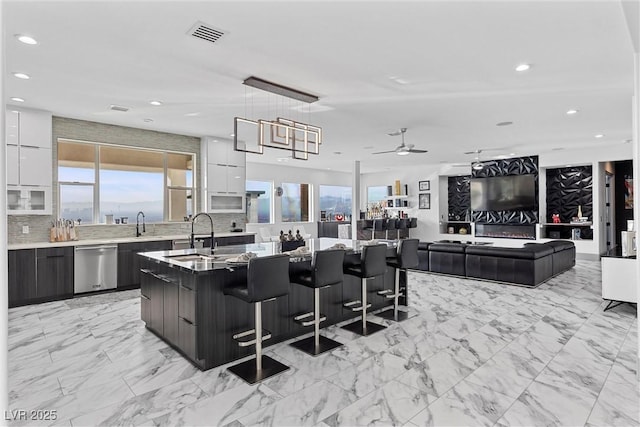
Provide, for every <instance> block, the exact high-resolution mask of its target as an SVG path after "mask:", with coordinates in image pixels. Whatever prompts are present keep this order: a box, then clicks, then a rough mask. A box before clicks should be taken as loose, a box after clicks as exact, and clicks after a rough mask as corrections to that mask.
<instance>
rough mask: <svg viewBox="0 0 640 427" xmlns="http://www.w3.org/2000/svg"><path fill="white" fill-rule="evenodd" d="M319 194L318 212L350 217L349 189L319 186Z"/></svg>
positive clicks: (335, 186)
mask: <svg viewBox="0 0 640 427" xmlns="http://www.w3.org/2000/svg"><path fill="white" fill-rule="evenodd" d="M385 191H386V189H385ZM319 193H320V194H319V196H320V211H325V212H326V213H327V214H330V215H332V216H333V215H335V214H337V213H338V214H343V215H351V187H342V186H339V185H321V186H320V189H319Z"/></svg>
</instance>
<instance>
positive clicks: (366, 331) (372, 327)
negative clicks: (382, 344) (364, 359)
mask: <svg viewBox="0 0 640 427" xmlns="http://www.w3.org/2000/svg"><path fill="white" fill-rule="evenodd" d="M367 280H368V279H365V278H363V279H362V297H361V301H362V306H361V307H356V308H354V309H352V310H354V311H356V310H362V318H361V321H360V322H353V323H349V324H348V325H344V326H343V327H342V329H346V330H348V331H351V332H354V333H356V334H358V335H364V336H366V335H371V334H373V333H374V332H378V331H381V330H383V329H386V326H383V325H379V324H377V323H373V322H367V308H368V306H369V307H370V305H369V304H368V303H367Z"/></svg>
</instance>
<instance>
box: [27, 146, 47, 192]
mask: <svg viewBox="0 0 640 427" xmlns="http://www.w3.org/2000/svg"><path fill="white" fill-rule="evenodd" d="M52 163H53V159H52V158H51V150H50V149H42V148H38V147H31V146H24V145H21V146H20V173H19V176H20V185H42V186H49V187H51V169H52Z"/></svg>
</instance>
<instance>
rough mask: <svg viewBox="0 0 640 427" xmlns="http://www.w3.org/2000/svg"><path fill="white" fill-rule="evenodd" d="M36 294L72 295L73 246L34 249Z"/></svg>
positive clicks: (50, 295)
mask: <svg viewBox="0 0 640 427" xmlns="http://www.w3.org/2000/svg"><path fill="white" fill-rule="evenodd" d="M36 278H37V279H36V286H37V292H36V296H37V297H38V298H51V297H69V296H73V247H72V246H65V247H59V248H38V249H36Z"/></svg>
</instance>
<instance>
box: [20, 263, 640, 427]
mask: <svg viewBox="0 0 640 427" xmlns="http://www.w3.org/2000/svg"><path fill="white" fill-rule="evenodd" d="M599 278H600V267H599V263H597V262H588V261H578V263H577V266H576V267H575V268H574V269H572V270H570V271H568V272H565V273H563V274H562V275H560V276H558V277H555V278H553V279H552V280H550V281H549V282H547V283H545V284H543V285H541V286H539V287H538V288H536V289H528V288H523V287H517V286H509V285H504V284H496V283H488V282H482V281H476V280H467V279H460V278H455V277H447V276H439V275H432V274H429V273H422V272H411V273H410V274H409V289H410V291H409V300H410V306H411V308H410V311H411V312H412V314H413V317H412V318H410V319H409V320H407V321H405V322H402V323H397V324H396V323H392V322H388V321H384V320H381V319H379V318H377V317H373V316H372V319H371V320H372V321H374V322H383V323H385V324H386V325H387V326H388V329H386V330H384V331H382V332H379V333H377V334H375V335H372V336H370V337H357V336H355V335H353V334H351V333H350V332H348V331H345V330H343V329H340V328H339V327H336V326H333V327H330V328H327V329H326V330H324V331H323V333H324V334H325V335H327V336H330V337H332V338H334V339H338V340H341V341H342V342H344V343H346V344H345V345H344V346H343V347H340V348H337V349H335V350H334V351H332V352H331V353H328V354H325V355H322V356H319V357H316V358H313V357H310V356H307V355H306V354H304V353H302V352H299V351H297V350H295V349H293V348H292V347H290V346H288V345H287V343H279V344H276V345H273V346H270V347H268V348H267V349H266V353H267V354H269V355H270V356H271V357H274V358H275V359H277V360H280V361H282V362H283V363H285V364H287V365H289V366H291V369H290V370H289V371H287V372H285V373H284V374H282V375H280V376H277V377H274V378H271V379H268V380H266V381H264V382H263V383H262V384H260V385H254V386H249V385H247V384H245V383H244V382H243V381H242V380H240V379H238V378H237V377H235V376H234V375H232V374H230V373H229V372H227V371H226V370H225V368H226V367H224V366H223V367H218V368H214V369H212V370H210V371H207V372H201V371H199V370H197V369H196V368H194V367H193V366H192V365H191V364H190V363H188V362H187V361H186V360H185V359H183V358H182V357H181V356H180V355H179V354H178V353H176V352H175V351H174V350H173V349H171V348H170V347H168V346H167V345H166V344H165V343H164V342H162V341H161V340H160V339H158V338H157V337H156V336H155V335H153V334H152V333H151V332H149V331H147V330H146V329H145V327H144V324H143V322H142V321H141V320H140V301H139V299H140V298H139V292H138V291H126V292H119V293H111V294H101V295H95V296H87V297H82V298H76V299H73V300H67V301H59V302H52V303H46V304H39V305H33V306H27V307H20V308H15V309H11V310H9V389H10V396H9V397H10V406H11V409H14V410H19V409H24V410H38V409H41V410H55V411H56V415H57V417H56V419H55V420H48V421H41V422H39V423H38V422H36V421H35V420H15V421H11V422H10V425H34V424H40V425H60V426H74V427H76V426H94V425H106V426H119V425H148V426H152V425H159V426H178V425H189V426H192V425H207V426H213V425H229V426H239V427H241V426H254V425H277V426H288V425H291V426H298V425H320V426H359V425H407V426H423V425H425V426H426V425H429V426H461V425H487V426H491V425H496V426H538V425H563V426H565V425H571V426H577V425H588V426H616V425H619V426H629V425H640V417H639V415H638V413H639V406H638V405H639V403H638V402H639V401H640V395H639V393H638V382H637V381H636V368H637V355H636V351H637V334H638V326H637V321H636V320H637V319H636V315H635V308H633V307H632V306H630V305H626V304H623V305H621V306H619V307H617V308H615V309H613V310H610V311H608V312H603V311H602V310H603V308H604V306H605V305H606V304H605V303H604V302H603V301H602V299H601V297H600V280H599Z"/></svg>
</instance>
